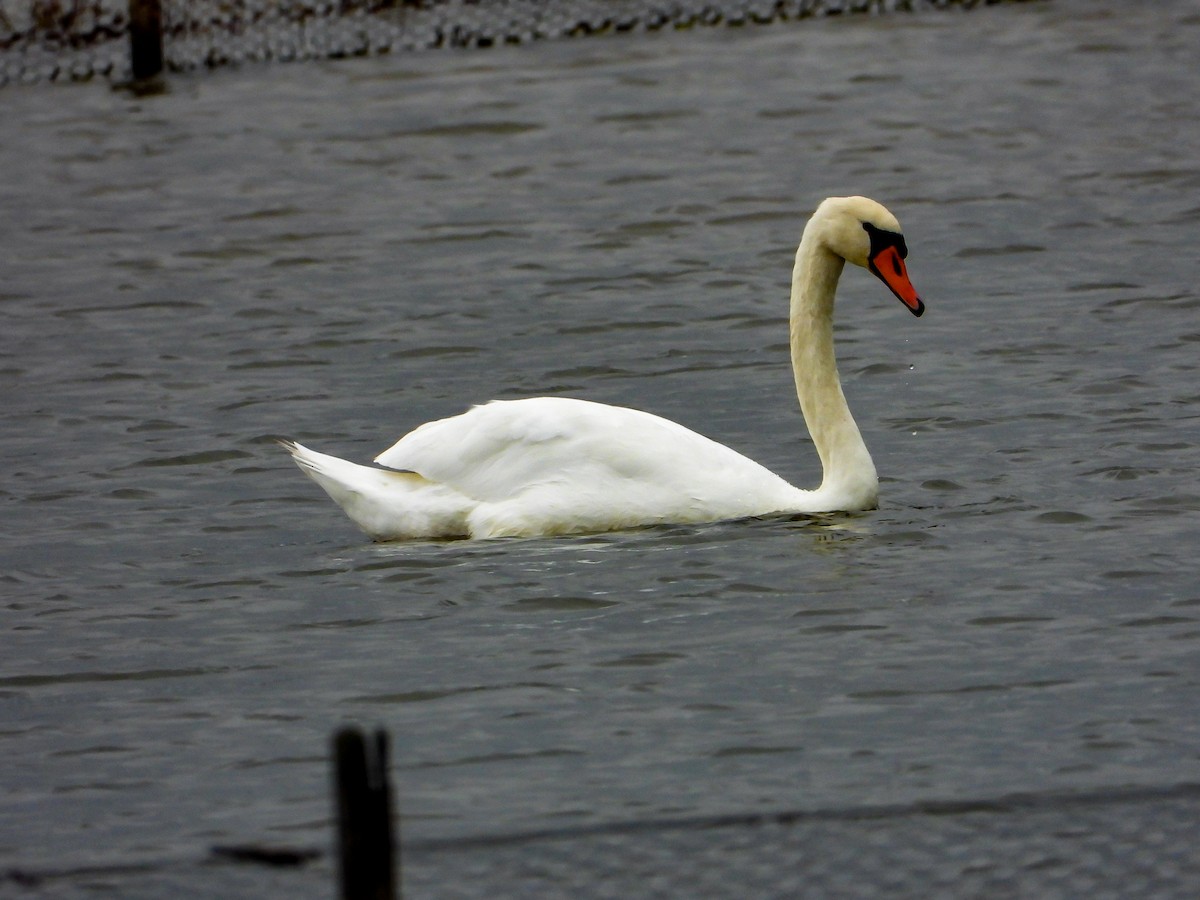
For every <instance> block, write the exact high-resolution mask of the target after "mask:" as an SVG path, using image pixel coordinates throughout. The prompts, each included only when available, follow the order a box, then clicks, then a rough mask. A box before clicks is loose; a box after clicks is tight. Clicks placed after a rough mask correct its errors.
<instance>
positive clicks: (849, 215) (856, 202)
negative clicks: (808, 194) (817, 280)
mask: <svg viewBox="0 0 1200 900" xmlns="http://www.w3.org/2000/svg"><path fill="white" fill-rule="evenodd" d="M810 224H819V226H820V228H821V238H822V240H823V241H824V243H825V246H826V247H828V248H829V249H830V250H832V251H833V252H834V253H836V254H837V255H838V256H841V257H842V258H844V259H845V260H846V261H847V262H852V263H854V264H855V265H856V266H862V267H863V268H864V269H868V270H869V271H870V272H871V273H872V274H873V275H875V276H876V277H877V278H879V280H880V281H882V282H883V283H884V284H886V285H887V286H888V288H889V289H891V292H892V293H893V294H895V295H896V297H897V299H899V301H900V302H901V303H903V304H904V305H905V306H906V307H908V310H909V312H911V313H912V314H913V315H914V316H919V315H921V313H923V312H925V304H924V303H922V302H921V298H920V296H918V294H917V289H916V288H914V287H913V285H912V282H911V281H909V280H908V270H907V269H906V268H905V267H904V259H905V257H907V256H908V246H907V245H906V244H905V243H904V234H903V233H902V232H901V231H900V223H899V222H898V221H896V217H895V216H893V215H892V214H891V213H890V212H889V211H888V210H887V208H886V207H885V206H884V205H883V204H882V203H876V202H875V201H874V200H871V199H869V198H867V197H830V198H829V199H828V200H825V201H823V202H822V203H821V205H820V206H818V207H817V211H816V212H814V213H813V217H812V220H811V222H810Z"/></svg>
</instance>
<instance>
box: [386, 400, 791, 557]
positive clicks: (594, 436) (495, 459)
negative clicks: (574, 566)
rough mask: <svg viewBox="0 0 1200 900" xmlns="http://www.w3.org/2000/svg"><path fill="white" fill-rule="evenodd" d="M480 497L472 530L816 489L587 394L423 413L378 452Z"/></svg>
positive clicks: (729, 512) (710, 511)
mask: <svg viewBox="0 0 1200 900" xmlns="http://www.w3.org/2000/svg"><path fill="white" fill-rule="evenodd" d="M375 461H376V462H377V463H379V464H380V465H384V466H387V467H389V468H392V469H398V470H402V471H408V472H416V473H418V474H420V475H421V476H423V477H424V478H425V479H427V480H428V481H430V482H433V483H435V484H439V485H445V486H447V487H451V488H453V489H454V490H455V491H458V492H460V493H462V494H463V495H465V496H467V497H469V498H471V499H472V500H474V501H475V502H476V503H477V504H478V507H477V509H476V510H475V511H474V512H473V513H471V514H470V515H469V516H468V520H469V521H470V523H471V531H472V533H473V534H479V533H487V534H489V535H493V536H494V535H497V534H547V533H565V532H574V531H594V530H607V529H613V528H624V527H629V526H631V525H644V524H651V523H655V522H700V521H712V520H714V519H719V518H736V517H739V516H744V515H755V514H760V513H763V512H766V511H776V510H783V509H789V508H792V507H793V506H795V504H796V503H797V502H798V497H799V496H802V495H804V494H805V493H806V492H804V491H798V490H797V489H796V488H793V487H792V486H791V485H789V484H788V483H787V482H786V481H784V480H783V479H781V478H780V477H779V476H777V475H775V474H774V473H772V472H770V471H769V470H768V469H766V468H764V467H763V466H760V465H759V464H758V463H756V462H754V461H753V460H750V459H748V458H747V457H745V456H742V455H741V454H740V453H737V452H735V451H733V450H731V449H729V448H728V447H725V446H723V445H721V444H718V443H717V442H715V441H712V440H710V439H709V438H706V437H704V436H703V435H700V434H697V433H695V432H693V431H690V430H688V429H687V428H684V427H683V426H682V425H679V424H677V423H675V422H671V421H669V420H667V419H663V418H661V417H659V416H655V415H652V414H651V413H646V412H641V411H639V410H634V409H628V408H625V407H618V406H606V405H604V404H601V403H592V402H590V401H586V400H574V399H567V398H563V397H537V398H531V399H526V400H509V401H494V402H492V403H488V404H486V405H483V406H477V407H475V408H474V409H471V410H470V411H468V412H466V413H463V414H462V415H460V416H455V417H453V418H449V419H440V420H438V421H435V422H430V423H428V424H425V425H422V426H421V427H420V428H418V429H416V430H415V431H413V432H411V433H409V434H408V435H406V436H405V437H403V438H401V439H400V441H398V442H397V443H396V444H395V445H394V446H392V447H391V448H389V449H388V450H386V451H384V452H383V453H381V454H380V455H379V456H378V457H377V458H376V460H375Z"/></svg>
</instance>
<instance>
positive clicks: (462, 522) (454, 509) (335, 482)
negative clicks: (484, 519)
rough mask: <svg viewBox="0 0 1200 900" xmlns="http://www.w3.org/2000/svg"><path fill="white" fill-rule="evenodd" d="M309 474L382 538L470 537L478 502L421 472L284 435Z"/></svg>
mask: <svg viewBox="0 0 1200 900" xmlns="http://www.w3.org/2000/svg"><path fill="white" fill-rule="evenodd" d="M279 443H280V445H281V446H283V447H284V449H286V450H287V451H288V452H289V453H290V454H291V455H292V459H293V460H294V461H295V463H296V465H297V466H299V467H300V471H302V472H303V473H304V474H305V475H307V476H308V477H309V478H311V479H312V480H313V481H315V482H316V483H317V484H319V485H320V486H321V487H322V488H323V489H324V490H325V493H327V494H329V496H330V497H332V498H333V500H334V502H335V503H337V504H338V506H340V507H341V508H342V509H343V510H345V512H346V515H348V516H349V517H350V518H351V519H352V520H353V521H354V523H355V524H356V525H358V527H359V528H361V529H362V530H363V531H365V532H366V533H367V534H369V535H370V536H371V537H372V538H374V539H375V540H377V541H387V540H402V539H407V538H447V537H465V536H467V534H468V528H467V514H468V513H469V512H470V511H471V509H472V508H473V507H474V505H475V504H474V503H473V502H472V501H471V500H470V499H469V498H467V497H465V496H463V495H462V494H461V493H459V492H458V491H455V490H454V489H453V488H450V487H447V486H445V485H441V484H437V483H435V482H432V481H429V480H428V479H427V478H424V477H422V476H421V475H419V474H417V473H416V472H399V471H395V470H391V469H377V468H374V467H372V466H363V465H359V464H358V463H352V462H350V461H348V460H345V459H339V458H338V457H336V456H330V455H328V454H326V453H318V452H317V451H316V450H310V449H309V448H308V447H305V446H304V445H303V444H300V443H297V442H296V441H287V440H281V441H280V442H279Z"/></svg>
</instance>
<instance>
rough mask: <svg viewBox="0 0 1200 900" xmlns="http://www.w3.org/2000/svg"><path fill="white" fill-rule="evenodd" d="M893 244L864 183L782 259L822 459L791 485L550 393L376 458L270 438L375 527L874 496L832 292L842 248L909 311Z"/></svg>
mask: <svg viewBox="0 0 1200 900" xmlns="http://www.w3.org/2000/svg"><path fill="white" fill-rule="evenodd" d="M907 254H908V250H907V247H906V246H905V243H904V237H903V235H902V234H901V233H900V225H899V223H898V222H897V221H896V218H895V216H893V215H892V214H891V213H890V212H888V211H887V209H885V208H884V207H883V206H881V205H880V204H879V203H876V202H875V201H874V200H869V199H867V198H866V197H831V198H829V199H828V200H825V201H824V202H823V203H821V205H820V206H819V207H818V208H817V210H816V211H815V212H814V213H813V215H812V218H811V219H810V220H809V222H808V225H807V226H806V227H805V229H804V236H803V238H802V239H801V241H800V247H799V249H798V250H797V251H796V265H795V268H794V270H793V273H792V299H791V311H790V322H791V328H790V331H791V356H792V370H793V373H794V375H795V381H796V391H797V393H798V394H799V397H800V409H801V411H802V412H803V414H804V421H805V422H806V423H807V425H808V430H809V432H810V433H811V435H812V439H813V443H814V444H815V445H816V448H817V453H818V454H819V455H820V457H821V465H822V467H823V470H824V477H823V479H822V481H821V486H820V487H819V488H817V489H816V490H812V491H806V490H801V489H800V488H796V487H793V486H792V485H790V484H788V483H787V482H786V481H784V480H783V479H782V478H780V477H779V476H777V475H775V474H773V473H772V472H770V471H768V470H767V469H765V468H763V467H762V466H760V465H759V464H758V463H756V462H754V461H753V460H750V459H747V458H746V457H745V456H742V455H741V454H740V453H737V452H735V451H733V450H731V449H729V448H728V447H725V446H724V445H722V444H718V443H716V442H715V441H712V440H709V439H708V438H706V437H703V436H701V435H699V434H696V433H695V432H693V431H689V430H688V429H686V428H684V427H683V426H682V425H677V424H676V423H674V422H671V421H669V420H667V419H662V418H659V417H658V416H655V415H651V414H650V413H646V412H640V411H638V410H633V409H626V408H623V407H619V406H606V405H604V404H600V403H592V402H589V401H586V400H571V399H567V398H563V397H536V398H530V399H526V400H509V401H493V402H491V403H488V404H486V405H483V406H476V407H475V408H473V409H471V410H470V411H468V412H466V413H463V414H462V415H459V416H454V417H452V418H449V419H441V420H439V421H436V422H429V423H427V424H425V425H422V426H421V427H420V428H417V429H416V430H415V431H413V432H411V433H410V434H408V435H407V436H405V437H403V438H401V439H400V440H399V442H397V443H396V444H395V445H394V446H393V447H391V448H390V449H388V450H385V451H384V452H383V453H381V454H380V455H379V456H378V457H376V459H375V462H376V463H378V464H379V465H380V466H384V467H385V468H371V467H368V466H361V465H358V464H356V463H352V462H347V461H346V460H343V459H338V458H337V457H334V456H327V455H325V454H323V453H317V452H315V451H313V450H309V449H308V448H307V447H304V446H301V445H300V444H297V443H294V442H291V441H282V442H281V443H282V444H283V445H284V446H285V447H286V448H287V449H288V450H289V451H290V452H291V454H292V457H293V458H294V459H295V461H296V463H297V465H299V466H300V468H301V470H302V471H304V473H305V474H306V475H308V476H309V477H310V478H312V479H313V481H315V482H316V483H317V484H319V485H320V486H321V487H322V488H324V489H325V491H326V492H327V493H328V494H329V495H330V496H331V497H332V498H333V499H334V500H335V501H336V502H337V503H338V504H339V505H340V506H341V507H342V508H343V509H344V510H345V511H346V513H347V514H348V515H349V516H350V518H351V519H353V520H354V522H355V523H356V524H357V525H358V526H359V527H360V528H362V529H363V530H364V531H365V532H367V534H369V535H370V536H371V537H372V538H374V539H375V540H379V541H385V540H401V539H407V538H451V537H472V538H490V537H505V536H532V535H554V534H568V533H580V532H595V531H609V530H613V529H619V528H628V527H633V526H637V525H648V524H655V523H667V522H673V523H696V522H712V521H718V520H721V519H736V518H742V517H745V516H756V515H764V514H768V513H808V512H831V511H835V510H845V511H851V510H861V509H874V508H875V506H876V501H877V492H878V484H879V481H878V478H877V476H876V474H875V465H874V463H873V462H872V461H871V455H870V453H868V452H867V447H866V445H865V444H864V443H863V439H862V435H861V434H859V431H858V426H857V425H855V423H854V418H853V417H852V416H851V415H850V410H849V408H848V407H847V406H846V398H845V397H844V396H843V394H842V386H841V381H840V380H839V378H838V372H837V362H836V360H835V358H834V351H833V299H834V292H835V291H836V289H837V283H838V279H839V277H840V276H841V273H842V268H843V265H844V264H845V262H847V261H849V262H852V263H854V264H855V265H858V266H864V267H866V268H867V269H869V270H870V271H871V272H872V273H874V274H875V275H876V276H878V277H879V278H880V279H881V280H882V281H883V282H884V284H886V285H887V286H888V287H889V288H890V289H891V291H892V293H894V294H895V295H896V297H897V298H898V299H899V300H900V301H901V302H902V303H903V304H904V305H905V306H906V307H908V309H909V311H911V312H912V314H913V315H916V316H919V315H921V313H922V312H924V311H925V307H924V304H923V303H922V302H921V299H920V297H918V296H917V292H916V290H915V289H914V288H913V286H912V282H910V281H909V279H908V274H907V272H906V270H905V267H904V258H905V257H906V256H907Z"/></svg>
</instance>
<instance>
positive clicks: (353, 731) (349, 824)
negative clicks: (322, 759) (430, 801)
mask: <svg viewBox="0 0 1200 900" xmlns="http://www.w3.org/2000/svg"><path fill="white" fill-rule="evenodd" d="M333 754H334V791H335V794H336V796H337V801H336V802H337V817H338V862H339V873H340V876H341V898H342V900H395V897H396V876H397V869H398V865H397V862H396V861H395V860H394V855H393V854H394V849H395V844H394V841H393V839H392V790H391V785H390V783H389V781H388V771H387V770H388V746H387V734H386V733H384V732H383V731H382V730H380V731H376V732H375V734H374V735H373V736H372V738H371V740H368V739H367V738H366V736H364V735H363V733H362V731H361V730H360V729H358V728H343V729H342V730H341V731H339V732H338V733H337V734H336V735H335V736H334V739H333Z"/></svg>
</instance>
